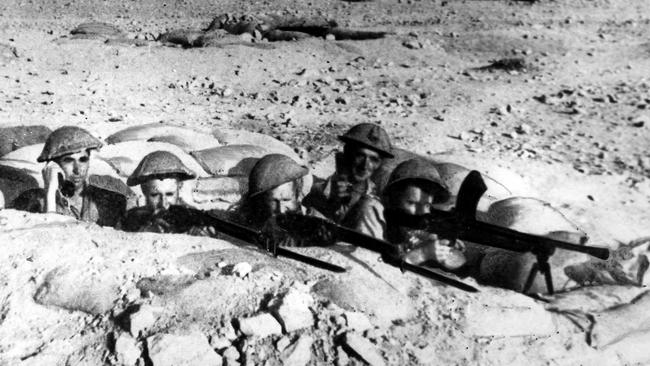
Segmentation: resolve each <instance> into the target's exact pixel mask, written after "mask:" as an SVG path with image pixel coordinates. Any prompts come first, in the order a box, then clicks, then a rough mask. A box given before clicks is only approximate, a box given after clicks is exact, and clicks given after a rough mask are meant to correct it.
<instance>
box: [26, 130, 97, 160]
mask: <svg viewBox="0 0 650 366" xmlns="http://www.w3.org/2000/svg"><path fill="white" fill-rule="evenodd" d="M102 145H103V144H102V142H101V141H99V139H97V138H96V137H95V136H93V135H91V134H90V132H88V131H86V130H84V129H83V128H80V127H77V126H64V127H61V128H57V129H56V130H54V131H53V132H52V133H51V134H50V135H49V136H48V137H47V140H45V146H43V151H42V152H41V155H39V157H38V158H37V159H36V161H38V162H39V163H41V162H44V161H50V160H54V159H56V158H58V157H61V156H63V155H67V154H73V153H76V152H79V151H83V150H89V149H99V148H101V147H102Z"/></svg>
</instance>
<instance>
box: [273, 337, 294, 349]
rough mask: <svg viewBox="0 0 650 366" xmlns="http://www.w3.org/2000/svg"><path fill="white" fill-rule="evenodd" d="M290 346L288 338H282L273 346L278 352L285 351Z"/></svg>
mask: <svg viewBox="0 0 650 366" xmlns="http://www.w3.org/2000/svg"><path fill="white" fill-rule="evenodd" d="M290 344H291V341H290V340H289V337H287V336H284V337H282V338H280V340H279V341H278V342H277V343H276V344H275V349H277V350H278V352H282V351H284V350H285V349H287V347H289V345H290Z"/></svg>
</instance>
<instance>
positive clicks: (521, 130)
mask: <svg viewBox="0 0 650 366" xmlns="http://www.w3.org/2000/svg"><path fill="white" fill-rule="evenodd" d="M515 131H516V132H517V133H518V134H520V135H528V134H530V133H531V132H532V131H533V128H532V127H531V126H530V125H528V124H525V123H523V124H521V125H519V126H517V128H516V129H515Z"/></svg>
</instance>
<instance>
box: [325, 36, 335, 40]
mask: <svg viewBox="0 0 650 366" xmlns="http://www.w3.org/2000/svg"><path fill="white" fill-rule="evenodd" d="M325 40H326V41H336V36H335V35H333V34H328V35H326V36H325Z"/></svg>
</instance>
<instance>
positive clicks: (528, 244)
mask: <svg viewBox="0 0 650 366" xmlns="http://www.w3.org/2000/svg"><path fill="white" fill-rule="evenodd" d="M486 190H487V187H486V185H485V182H484V181H483V178H482V177H481V174H480V173H479V172H477V171H471V172H470V173H469V174H468V175H467V177H466V178H465V180H464V181H463V183H462V184H461V186H460V190H459V191H458V195H457V200H456V207H455V208H454V209H453V210H452V211H442V210H436V209H432V212H431V213H430V214H427V215H423V216H410V215H404V214H402V213H400V215H399V217H397V215H395V217H391V215H390V213H387V215H386V216H387V217H386V219H387V220H388V222H389V223H391V218H392V219H393V220H394V221H392V223H393V224H395V223H397V224H398V225H404V226H409V227H412V228H420V229H424V230H426V231H429V232H432V233H435V234H437V235H438V236H440V237H443V238H446V239H450V240H455V239H460V240H465V241H468V242H472V243H477V244H481V245H485V246H490V247H495V248H501V249H505V250H509V251H514V252H521V253H525V252H531V253H533V254H534V255H535V256H536V259H537V262H536V263H535V264H533V266H532V268H531V270H530V273H529V275H528V278H527V279H526V283H525V285H524V289H523V293H526V292H527V291H528V290H529V289H530V287H531V286H532V284H533V281H534V280H535V277H536V276H537V275H538V274H539V273H541V274H543V275H544V278H545V281H546V289H547V290H548V292H549V294H553V278H552V275H551V266H550V264H549V263H548V260H549V258H550V257H551V255H553V253H554V252H555V249H556V248H562V249H565V250H570V251H574V252H580V253H585V254H589V255H591V256H594V257H596V258H600V259H607V258H608V257H609V249H607V248H605V247H593V246H586V245H576V244H571V243H567V242H564V241H560V240H555V239H551V238H546V237H542V236H537V235H532V234H527V233H522V232H519V231H516V230H512V229H508V228H504V227H501V226H497V225H492V224H488V223H485V222H481V221H477V220H476V207H477V205H478V201H479V199H480V198H481V196H482V195H483V193H485V191H486ZM583 244H584V243H583Z"/></svg>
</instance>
